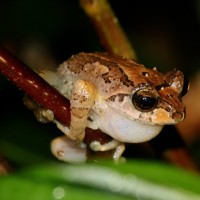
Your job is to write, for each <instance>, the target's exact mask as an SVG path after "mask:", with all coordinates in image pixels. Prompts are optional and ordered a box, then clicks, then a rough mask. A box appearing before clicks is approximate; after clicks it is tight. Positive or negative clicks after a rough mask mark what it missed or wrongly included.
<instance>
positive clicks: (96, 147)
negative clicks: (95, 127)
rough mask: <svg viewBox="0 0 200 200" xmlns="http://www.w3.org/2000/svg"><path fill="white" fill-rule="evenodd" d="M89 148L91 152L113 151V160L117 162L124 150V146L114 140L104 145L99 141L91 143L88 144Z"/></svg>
mask: <svg viewBox="0 0 200 200" xmlns="http://www.w3.org/2000/svg"><path fill="white" fill-rule="evenodd" d="M90 148H91V149H92V150H93V151H109V150H112V149H115V151H114V154H113V160H115V161H118V160H119V159H120V158H121V156H122V154H123V152H124V150H125V145H124V144H123V143H121V142H119V141H116V140H111V141H110V142H108V143H105V144H101V143H100V142H99V141H93V142H91V143H90Z"/></svg>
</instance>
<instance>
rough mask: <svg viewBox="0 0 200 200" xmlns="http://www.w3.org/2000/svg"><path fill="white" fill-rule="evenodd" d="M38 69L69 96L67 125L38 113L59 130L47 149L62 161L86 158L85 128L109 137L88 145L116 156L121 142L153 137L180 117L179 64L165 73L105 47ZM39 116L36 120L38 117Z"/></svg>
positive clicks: (183, 81) (182, 91)
mask: <svg viewBox="0 0 200 200" xmlns="http://www.w3.org/2000/svg"><path fill="white" fill-rule="evenodd" d="M39 75H40V76H41V77H42V78H43V79H45V80H46V81H47V82H48V83H50V84H51V85H52V86H53V87H55V88H56V89H57V90H58V91H59V93H61V94H62V95H63V96H64V97H66V98H67V99H69V101H70V114H71V121H70V126H69V127H67V126H65V125H63V124H61V123H60V122H58V121H56V120H55V119H54V115H53V112H51V111H50V110H43V111H42V112H40V114H41V115H40V117H38V118H41V119H48V120H49V121H53V122H54V123H55V124H56V125H57V127H58V128H59V129H60V130H61V131H62V132H63V133H64V136H61V137H58V138H56V139H54V140H53V141H52V143H51V150H52V153H53V154H54V155H55V156H56V157H57V158H58V159H59V160H62V161H64V162H70V163H80V162H85V161H86V160H87V153H86V152H87V151H86V148H87V147H86V145H85V143H84V141H83V140H84V137H85V129H86V127H89V128H91V129H93V130H96V129H100V130H101V131H102V132H104V133H106V134H107V135H109V136H111V138H112V140H111V141H109V142H107V143H105V144H101V143H100V142H99V141H93V142H91V143H90V145H89V148H90V149H91V150H93V151H108V150H111V149H114V150H115V153H114V154H113V159H114V160H119V159H120V158H121V157H122V154H123V152H124V150H125V144H126V143H142V142H146V141H149V140H151V139H152V138H154V137H156V136H157V135H158V134H159V133H160V132H161V130H162V128H163V126H165V125H172V124H176V123H179V122H181V121H183V120H184V118H185V105H184V103H183V102H182V97H183V96H184V95H185V94H186V93H187V90H188V83H187V81H186V78H185V76H184V74H183V72H181V71H180V70H177V69H172V70H170V71H168V72H166V73H162V72H159V71H158V70H157V68H156V67H154V68H152V69H150V68H146V67H145V66H144V65H143V64H140V63H138V62H136V61H134V60H133V59H127V58H124V57H121V56H118V55H112V54H109V53H105V52H95V53H84V52H82V53H78V54H75V55H73V56H71V57H70V58H69V59H68V60H66V61H65V62H63V63H62V64H61V65H60V66H59V67H58V69H57V70H56V71H41V72H40V73H39ZM41 119H39V120H40V121H42V120H41Z"/></svg>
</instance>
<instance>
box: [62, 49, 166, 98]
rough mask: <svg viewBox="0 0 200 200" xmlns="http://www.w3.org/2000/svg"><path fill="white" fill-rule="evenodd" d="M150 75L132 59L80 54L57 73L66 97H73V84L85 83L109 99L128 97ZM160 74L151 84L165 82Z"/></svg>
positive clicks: (99, 54) (104, 54)
mask: <svg viewBox="0 0 200 200" xmlns="http://www.w3.org/2000/svg"><path fill="white" fill-rule="evenodd" d="M146 71H149V72H148V73H149V74H150V73H151V71H150V70H148V69H146V68H145V67H144V66H143V65H141V64H138V63H136V62H134V61H133V60H130V59H125V58H122V57H119V56H115V55H110V54H107V53H79V54H76V55H74V56H72V57H71V58H69V59H68V60H67V61H65V62H64V63H63V64H61V65H60V67H59V69H58V73H59V74H60V76H61V78H62V79H63V81H64V86H63V93H69V94H67V96H69V95H70V92H71V89H72V86H73V83H74V82H75V81H76V80H78V79H82V80H85V81H88V82H90V83H92V84H94V85H95V86H96V87H97V90H98V91H99V93H100V94H101V95H102V96H103V97H105V98H109V97H110V96H113V95H115V94H119V93H123V94H129V93H130V92H131V91H132V89H133V87H134V86H135V85H138V84H140V83H145V82H146V77H145V76H144V72H146ZM160 77H161V76H160V74H159V75H158V76H156V77H153V79H152V80H156V81H157V82H162V80H157V79H160Z"/></svg>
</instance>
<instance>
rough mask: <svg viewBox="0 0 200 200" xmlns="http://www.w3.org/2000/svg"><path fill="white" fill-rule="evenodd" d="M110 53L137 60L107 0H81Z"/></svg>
mask: <svg viewBox="0 0 200 200" xmlns="http://www.w3.org/2000/svg"><path fill="white" fill-rule="evenodd" d="M80 3H81V6H82V7H83V9H84V11H85V12H86V14H87V15H88V16H89V17H90V20H91V21H92V23H93V25H94V27H95V28H96V32H97V33H98V35H99V38H100V40H101V42H102V44H103V46H104V48H105V50H106V51H107V52H109V53H113V54H116V55H121V56H123V57H126V58H132V59H135V60H136V58H137V57H136V54H135V52H134V50H133V48H132V46H131V44H130V42H129V40H128V38H127V37H126V35H125V33H124V31H123V30H122V28H121V26H120V24H119V22H118V19H117V17H116V16H115V14H114V12H113V10H112V8H111V7H110V5H109V3H108V2H107V0H80Z"/></svg>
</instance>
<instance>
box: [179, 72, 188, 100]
mask: <svg viewBox="0 0 200 200" xmlns="http://www.w3.org/2000/svg"><path fill="white" fill-rule="evenodd" d="M189 87H190V82H189V80H188V79H187V77H185V76H184V82H183V88H182V91H181V96H182V97H183V96H185V95H186V94H187V92H188V90H189Z"/></svg>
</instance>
